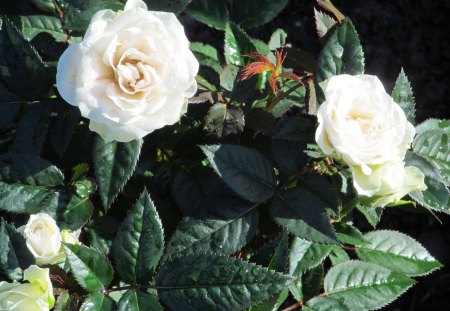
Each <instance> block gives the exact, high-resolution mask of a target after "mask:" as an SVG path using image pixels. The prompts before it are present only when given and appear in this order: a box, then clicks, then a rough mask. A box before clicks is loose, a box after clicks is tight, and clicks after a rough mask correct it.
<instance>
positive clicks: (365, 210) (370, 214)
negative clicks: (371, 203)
mask: <svg viewBox="0 0 450 311" xmlns="http://www.w3.org/2000/svg"><path fill="white" fill-rule="evenodd" d="M356 208H357V209H358V210H359V211H360V212H361V213H362V214H363V215H364V217H365V218H366V219H367V222H368V223H369V224H370V225H371V226H372V227H373V228H376V227H377V224H378V222H379V221H380V219H381V215H382V214H383V209H382V208H381V207H368V206H363V205H360V204H357V205H356Z"/></svg>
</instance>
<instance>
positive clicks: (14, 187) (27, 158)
mask: <svg viewBox="0 0 450 311" xmlns="http://www.w3.org/2000/svg"><path fill="white" fill-rule="evenodd" d="M63 182H64V176H63V174H62V173H61V171H60V170H58V168H56V167H55V166H52V165H51V164H50V163H49V162H47V161H45V160H43V159H41V158H39V157H36V156H31V155H24V154H17V153H6V154H3V155H0V208H1V209H3V210H6V211H9V212H14V213H30V214H32V213H37V212H39V211H47V212H50V213H54V212H55V211H56V209H57V207H58V206H59V204H60V202H59V201H60V200H61V197H60V196H61V194H60V193H59V192H58V191H57V189H56V187H57V186H59V185H61V184H62V183H63Z"/></svg>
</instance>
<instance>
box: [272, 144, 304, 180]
mask: <svg viewBox="0 0 450 311" xmlns="http://www.w3.org/2000/svg"><path fill="white" fill-rule="evenodd" d="M305 149H306V144H305V143H302V142H296V141H289V140H285V139H273V140H272V156H273V159H274V161H275V162H276V163H277V164H278V167H279V168H280V169H281V171H282V172H283V173H285V174H286V175H287V176H293V175H296V174H298V173H300V172H301V171H302V169H303V168H304V167H305V165H306V164H307V163H308V161H309V157H308V156H307V155H306V153H305V152H304V150H305Z"/></svg>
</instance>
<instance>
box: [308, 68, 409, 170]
mask: <svg viewBox="0 0 450 311" xmlns="http://www.w3.org/2000/svg"><path fill="white" fill-rule="evenodd" d="M323 89H324V93H325V102H324V103H323V104H322V105H320V107H319V110H318V113H317V118H318V122H319V127H318V129H317V131H316V141H317V144H318V145H319V147H320V148H321V149H322V151H323V152H324V153H325V154H332V153H336V154H337V155H338V156H340V157H342V159H343V160H344V162H345V163H347V164H348V165H357V166H360V167H361V169H362V170H363V172H364V173H365V174H370V173H371V168H370V166H371V165H378V164H382V163H386V162H392V161H397V162H398V161H400V162H401V161H403V159H404V158H405V153H406V150H407V149H408V148H409V147H410V145H411V142H412V140H413V138H414V134H415V130H414V126H413V125H412V124H411V123H410V122H408V120H407V119H406V116H405V113H404V112H403V110H402V108H401V107H400V106H399V105H398V104H396V103H395V102H394V100H393V99H392V97H391V96H389V95H388V94H387V93H386V91H385V90H384V87H383V85H382V84H381V82H380V80H379V79H378V78H377V77H376V76H370V75H356V76H350V75H338V76H334V77H332V78H330V79H329V80H327V82H325V85H324V88H323Z"/></svg>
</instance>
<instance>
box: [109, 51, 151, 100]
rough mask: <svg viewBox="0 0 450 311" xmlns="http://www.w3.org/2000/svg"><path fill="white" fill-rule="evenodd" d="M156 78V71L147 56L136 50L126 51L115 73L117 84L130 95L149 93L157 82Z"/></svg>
mask: <svg viewBox="0 0 450 311" xmlns="http://www.w3.org/2000/svg"><path fill="white" fill-rule="evenodd" d="M155 76H156V70H155V68H154V67H153V66H152V65H151V64H150V62H149V61H148V59H147V57H146V55H145V54H143V53H141V52H139V51H138V50H136V49H129V50H127V51H125V53H124V54H123V55H122V57H121V58H120V60H119V63H118V64H117V67H116V71H115V77H116V83H117V84H118V85H119V87H120V88H121V89H122V91H124V92H125V93H128V94H136V93H138V92H146V91H148V90H149V89H150V88H151V86H152V85H153V84H154V82H155V80H156V79H155Z"/></svg>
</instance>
